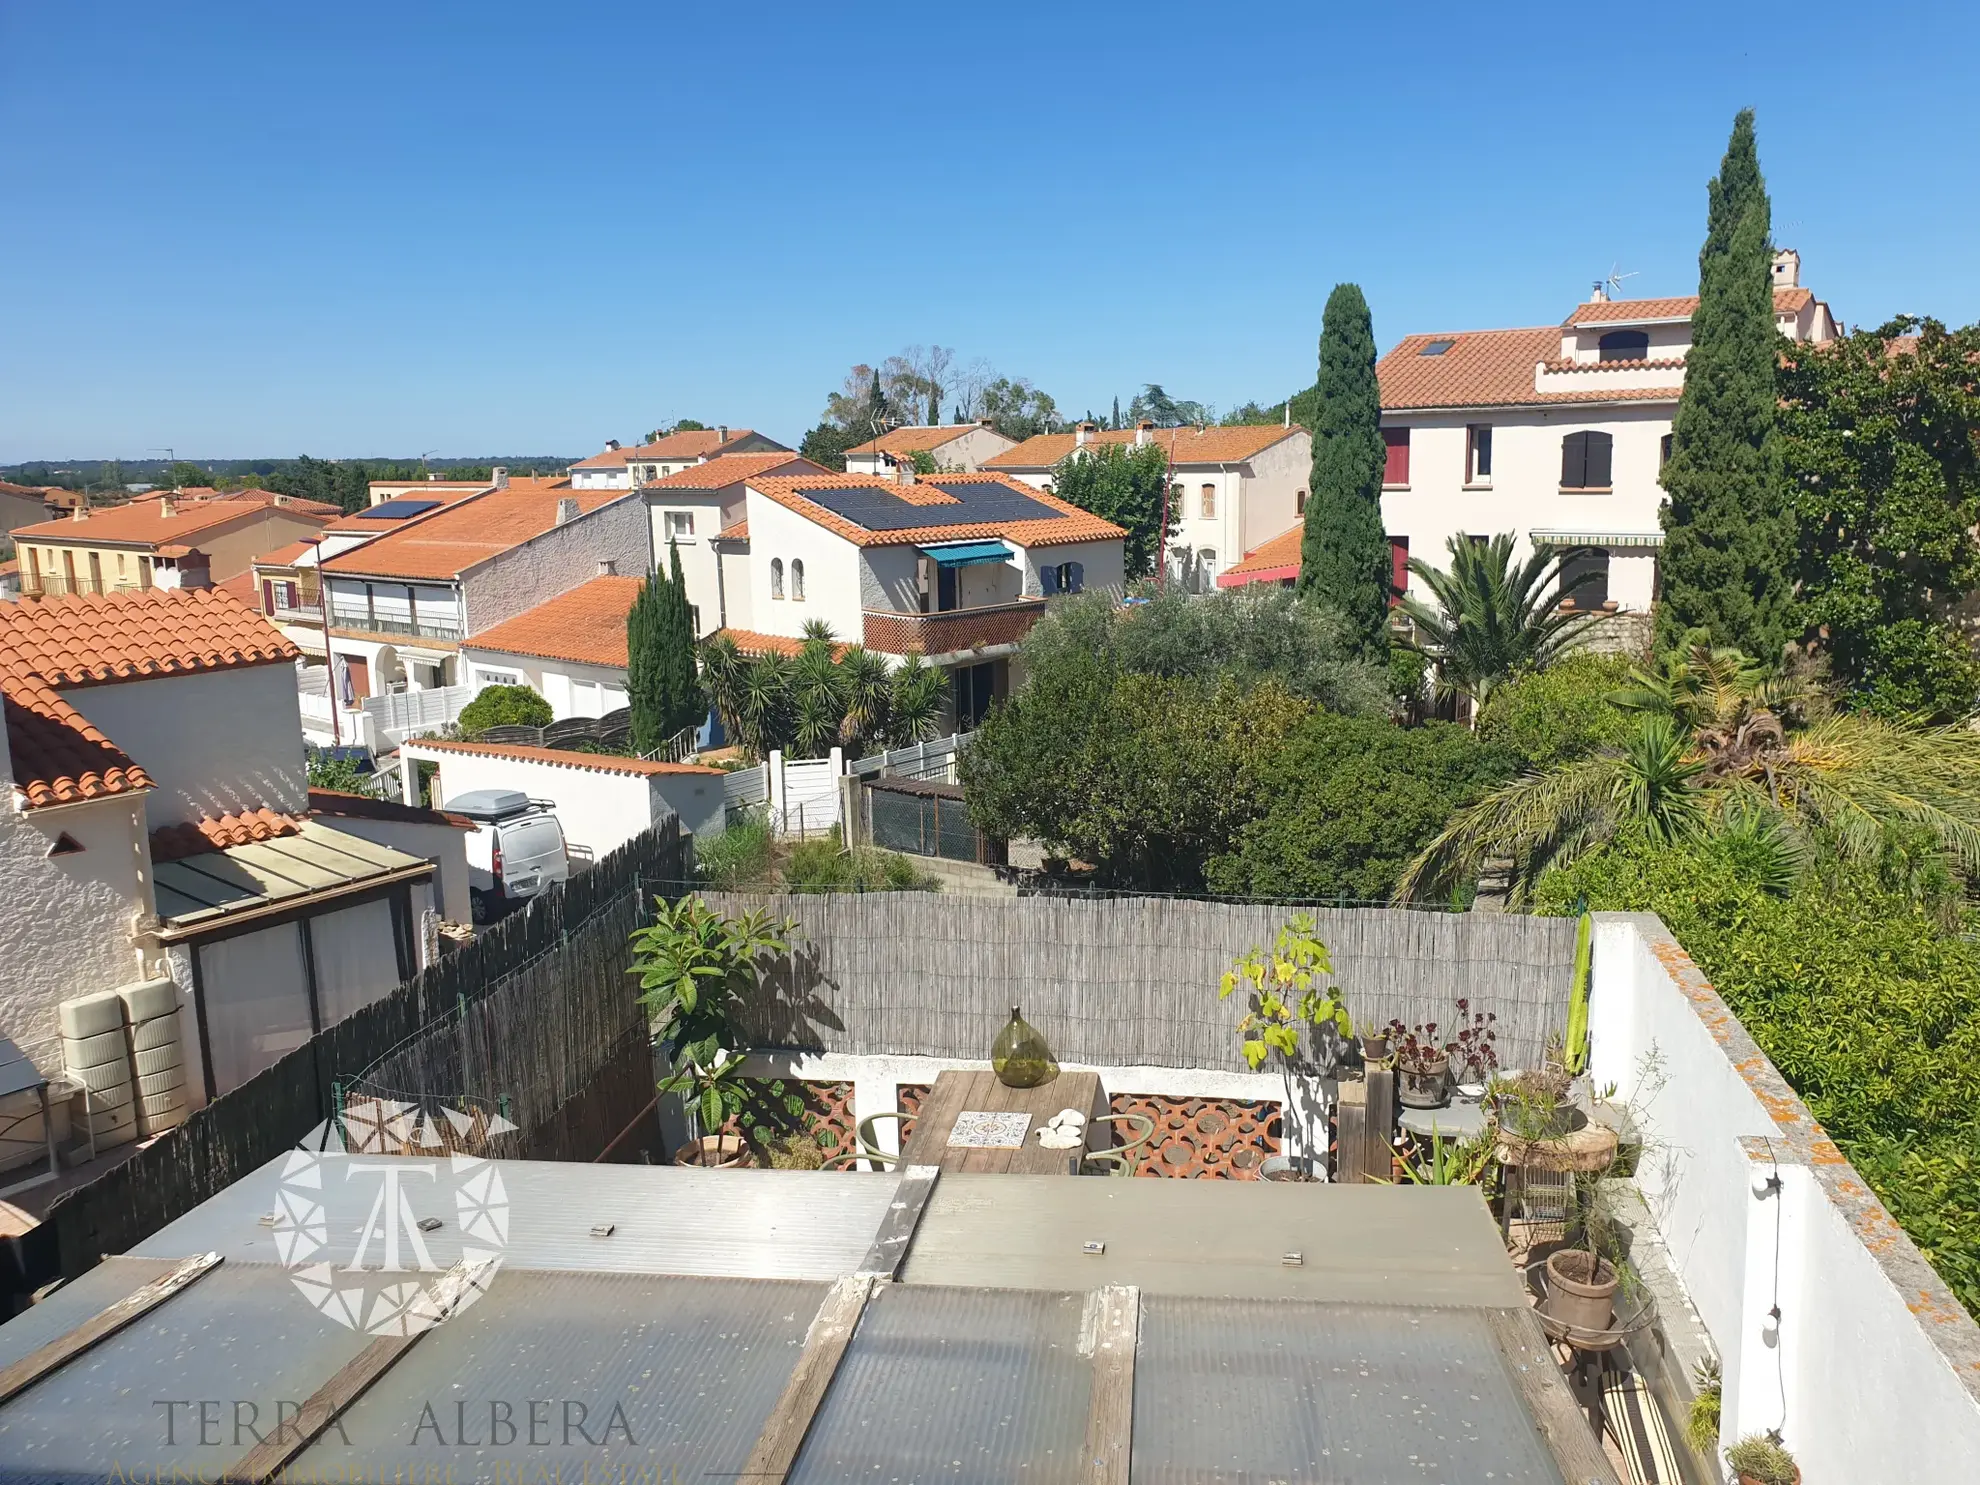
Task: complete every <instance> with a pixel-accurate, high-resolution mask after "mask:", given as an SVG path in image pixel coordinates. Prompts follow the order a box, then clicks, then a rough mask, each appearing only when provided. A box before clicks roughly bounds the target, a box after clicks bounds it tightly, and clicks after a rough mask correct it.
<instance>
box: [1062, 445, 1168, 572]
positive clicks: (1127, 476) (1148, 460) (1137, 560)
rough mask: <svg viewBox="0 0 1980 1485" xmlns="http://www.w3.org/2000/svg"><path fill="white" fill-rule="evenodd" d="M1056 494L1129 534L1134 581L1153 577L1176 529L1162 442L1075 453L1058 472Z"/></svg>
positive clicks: (1127, 546)
mask: <svg viewBox="0 0 1980 1485" xmlns="http://www.w3.org/2000/svg"><path fill="white" fill-rule="evenodd" d="M1052 493H1053V494H1055V495H1057V496H1058V497H1059V498H1060V499H1061V500H1068V501H1071V502H1072V503H1073V504H1074V505H1076V506H1078V507H1079V508H1080V509H1081V510H1088V511H1092V512H1093V514H1094V515H1096V516H1099V517H1101V518H1102V519H1103V520H1108V521H1112V522H1113V523H1114V524H1115V525H1117V526H1119V527H1121V528H1122V529H1123V530H1124V531H1126V532H1127V539H1126V541H1125V542H1124V543H1123V547H1124V550H1125V556H1126V561H1127V576H1128V577H1129V578H1130V579H1133V578H1141V577H1147V576H1149V575H1150V574H1152V573H1153V572H1154V571H1155V564H1156V563H1157V562H1158V561H1159V560H1160V558H1161V555H1162V552H1163V551H1164V550H1165V549H1166V548H1167V546H1168V539H1169V535H1170V533H1171V531H1172V530H1173V529H1174V513H1173V512H1172V511H1170V509H1169V459H1168V455H1167V454H1166V453H1164V452H1163V450H1162V448H1161V446H1160V445H1158V444H1152V443H1150V444H1142V445H1140V446H1139V447H1130V446H1128V445H1124V444H1118V443H1108V444H1099V445H1096V446H1091V447H1088V448H1083V449H1075V450H1074V451H1073V452H1072V453H1070V454H1068V455H1066V457H1065V458H1064V459H1061V460H1060V461H1059V463H1058V466H1057V467H1056V468H1055V469H1054V470H1053V471H1052Z"/></svg>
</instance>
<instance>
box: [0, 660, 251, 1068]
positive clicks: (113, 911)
mask: <svg viewBox="0 0 1980 1485" xmlns="http://www.w3.org/2000/svg"><path fill="white" fill-rule="evenodd" d="M271 668H274V667H271ZM4 759H5V737H4V733H0V762H4ZM12 795H13V791H12V789H11V787H7V786H5V785H0V902H5V903H6V913H5V918H4V922H5V924H6V932H5V935H4V939H0V1032H4V1033H5V1034H6V1035H7V1036H9V1037H12V1038H13V1040H14V1041H15V1042H16V1043H17V1044H18V1045H19V1046H20V1049H21V1050H22V1051H23V1052H24V1053H26V1054H27V1056H28V1057H29V1059H30V1060H31V1061H33V1063H34V1064H35V1066H36V1067H38V1068H39V1069H40V1070H41V1071H42V1072H44V1073H57V1072H60V1071H61V1070H62V1047H61V1031H60V1027H59V1025H58V1023H57V1020H56V1012H55V1008H56V1006H57V1005H59V1004H60V1003H61V1002H62V1001H64V1000H69V999H72V998H74V997H75V996H78V995H87V994H90V993H92V992H94V991H98V990H114V989H116V988H117V987H118V986H120V985H128V984H131V983H133V982H134V981H137V980H140V979H143V978H144V975H143V974H142V972H141V966H140V962H139V958H138V951H137V948H136V940H135V938H134V936H133V933H134V929H135V926H136V922H137V917H138V913H139V910H140V907H141V906H142V908H143V910H144V911H147V912H149V911H150V909H151V888H150V884H149V882H148V880H147V876H148V873H149V872H150V869H151V853H150V850H149V848H148V845H147V843H146V834H145V830H144V823H143V822H144V806H143V796H141V795H140V796H136V797H130V796H124V795H111V796H109V797H108V798H105V799H100V800H93V801H90V802H89V803H86V804H78V805H73V806H67V807H62V808H56V809H42V810H31V811H29V812H28V813H26V814H19V813H16V812H15V810H14V808H13V798H12ZM65 833H66V834H67V835H68V836H69V837H70V838H71V839H72V840H74V841H75V843H76V844H77V845H79V846H81V847H82V850H81V851H79V852H74V853H71V854H66V855H61V856H50V855H49V854H48V851H49V848H50V847H52V846H53V845H54V844H55V843H56V841H57V840H59V839H60V838H61V836H62V835H63V834H65Z"/></svg>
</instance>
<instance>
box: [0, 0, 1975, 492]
mask: <svg viewBox="0 0 1980 1485" xmlns="http://www.w3.org/2000/svg"><path fill="white" fill-rule="evenodd" d="M1770 18H1778V19H1771V20H1770ZM1976 61H1980V7H1974V6H1971V5H1966V6H1954V5H1951V4H1947V5H1943V6H1923V5H1905V4H1884V5H1878V6H1871V7H1864V6H1857V5H1843V4H1840V3H1835V0H1813V3H1805V4H1802V5H1799V6H1796V5H1788V4H1777V5H1770V6H1760V5H1751V4H1745V5H1741V4H1726V3H1723V0H1720V3H1715V4H1707V5H1693V4H1689V3H1678V4H1665V5H1657V6H1642V7H1627V6H1607V7H1604V6H1596V7H1590V6H1587V5H1585V4H1584V5H1577V6H1567V5H1558V6H1556V5H1528V6H1524V7H1520V8H1519V9H1518V10H1517V12H1516V13H1508V11H1507V8H1505V7H1496V6H1480V5H1477V4H1475V3H1470V4H1463V5H1456V6H1449V7H1444V6H1437V5H1414V6H1409V7H1402V6H1379V7H1376V6H1369V7H1354V8H1352V9H1350V8H1348V7H1341V6H1331V5H1316V4H1305V5H1294V6H1285V7H1278V6H1271V5H1254V6H1251V7H1246V8H1243V9H1242V11H1241V12H1240V11H1236V10H1234V11H1228V12H1227V11H1223V10H1222V9H1221V8H1219V7H1204V6H1201V5H1196V6H1166V5H1159V4H1149V5H1139V6H1134V7H1118V8H1117V7H1105V6H1080V7H1070V6H1053V5H1046V6H1035V7H1034V6H1029V5H1023V4H1008V5H1004V6H1000V7H994V8H992V7H980V6H939V5H916V6H904V7H893V6H887V5H864V6H847V5H834V6H824V5H817V4H804V5H799V4H790V5H781V4H779V5H758V6H749V7H745V6H741V5H736V4H733V3H731V4H726V5H719V6H718V5H699V6H690V5H682V4H677V3H676V4H652V3H648V4H636V5H624V6H610V5H578V4H563V5H548V4H543V3H540V0H539V3H535V4H528V5H523V4H510V3H505V0H483V3H480V4H474V5H446V4H439V3H427V0H392V3H386V4H373V3H368V0H338V3H335V4H279V5H269V4H266V3H254V4H241V5H233V6H230V5H217V4H198V3H190V0H189V3H183V4H172V5H157V4H144V5H119V6H113V5H101V4H91V3H86V0H71V3H64V4H58V5H50V4H45V3H32V0H0V208H3V209H4V211H5V216H6V225H5V227H4V229H0V295H4V298H3V299H0V310H4V312H3V313H0V461H11V460H18V459H25V458H53V459H59V458H63V457H109V456H120V457H125V458H133V457H146V456H148V455H150V454H151V451H153V450H155V449H159V448H162V447H164V446H167V445H170V446H171V447H173V448H175V449H176V450H177V451H178V453H179V454H180V455H181V456H182V457H184V456H192V457H243V458H244V457H257V456H286V455H292V454H296V453H303V452H309V453H315V454H319V455H329V456H363V455H405V454H409V453H410V454H417V453H419V452H420V451H422V450H427V449H433V450H438V451H439V452H440V453H442V454H453V455H462V454H481V453H526V452H527V453H538V452H558V453H562V452H571V453H579V452H586V451H590V450H592V449H595V448H597V447H598V446H599V445H600V444H601V443H602V442H603V440H604V439H606V438H608V437H619V438H628V437H632V436H635V435H637V434H638V433H640V432H642V431H643V430H645V429H647V428H649V427H652V426H654V425H655V424H658V423H661V422H664V421H669V420H672V419H674V418H680V417H696V418H699V419H701V420H703V421H705V422H709V423H715V422H726V423H729V424H732V425H744V424H747V425H751V426H755V427H758V428H761V429H764V430H765V431H767V432H770V433H772V434H774V435H776V436H779V437H781V438H784V439H786V440H787V441H790V442H793V443H794V442H795V441H796V440H797V438H798V437H799V436H800V435H801V434H802V433H803V431H804V429H805V428H806V427H807V426H809V425H810V424H811V423H812V422H813V421H815V420H816V417H817V414H818V412H819V408H820V405H821V403H822V402H823V399H824V395H825V393H826V392H827V391H828V390H830V389H832V388H833V387H835V386H837V385H838V383H839V382H840V380H841V379H842V378H843V376H844V375H845V372H846V369H847V367H848V366H849V365H851V364H852V363H853V362H855V361H861V360H877V359H878V358H881V357H884V356H886V355H888V354H889V353H891V352H894V351H896V350H898V349H900V348H901V347H902V346H903V345H906V344H908V343H911V342H928V341H936V342H939V343H941V344H943V345H947V346H953V347H955V348H956V349H957V351H958V352H959V354H960V355H961V357H963V358H964V359H969V358H974V357H983V358H986V359H987V360H988V361H989V362H991V363H992V364H993V365H994V366H995V367H996V368H997V369H998V370H999V371H1001V372H1004V373H1006V374H1010V375H1024V376H1029V377H1030V378H1032V379H1033V380H1034V381H1035V382H1037V383H1038V384H1039V385H1040V386H1041V387H1043V388H1045V389H1046V390H1047V391H1049V392H1051V393H1052V394H1053V395H1054V396H1055V397H1056V398H1057V399H1058V401H1059V404H1060V406H1061V407H1062V408H1063V409H1066V410H1069V411H1072V412H1079V411H1083V410H1085V409H1086V408H1087V407H1089V406H1091V407H1092V408H1094V409H1095V410H1104V409H1105V408H1106V407H1107V406H1108V404H1109V403H1110V401H1111V399H1112V398H1113V397H1114V396H1115V395H1116V394H1119V395H1120V396H1121V397H1122V398H1123V400H1124V401H1125V399H1126V398H1127V397H1128V396H1129V395H1130V394H1132V392H1133V391H1134V390H1135V388H1136V386H1137V385H1138V384H1140V383H1141V382H1144V381H1159V382H1161V383H1163V384H1164V385H1165V386H1166V387H1167V388H1168V389H1169V391H1170V392H1171V393H1172V394H1173V395H1176V396H1181V397H1192V398H1196V399H1198V400H1202V401H1206V402H1210V403H1213V404H1215V405H1216V406H1217V407H1219V408H1220V409H1228V408H1230V407H1233V406H1235V405H1237V404H1239V403H1241V402H1243V401H1245V400H1246V399H1248V398H1253V397H1256V398H1258V399H1259V400H1261V401H1271V400H1275V399H1276V398H1278V397H1279V396H1282V395H1283V394H1284V393H1285V392H1287V391H1288V390H1290V389H1293V388H1297V387H1300V386H1303V385H1305V384H1307V383H1308V382H1310V381H1311V379H1312V376H1313V364H1314V346H1315V341H1316V337H1317V335H1318V331H1319V316H1320V307H1321V305H1322V304H1323V303H1324V301H1325V299H1326V296H1327V292H1328V290H1329V288H1330V287H1331V286H1332V285H1333V284H1334V283H1335V282H1337V281H1339V280H1342V279H1352V280H1355V281H1357V282H1359V283H1360V284H1361V285H1362V286H1363V287H1364V289H1365V290H1366V291H1367V294H1368V298H1369V301H1370V303H1371V305H1372V306H1373V309H1374V314H1375V329H1376V335H1377V338H1378V340H1379V341H1380V342H1381V343H1382V344H1383V345H1384V346H1387V345H1389V344H1391V343H1393V342H1394V341H1395V340H1396V339H1397V338H1399V337H1400V336H1402V335H1404V334H1406V333H1409V332H1411V331H1419V330H1433V329H1461V328H1468V327H1485V326H1495V325H1520V324H1543V323H1550V322H1554V321H1557V320H1559V319H1560V318H1561V317H1562V316H1563V315H1564V314H1565V313H1566V311H1567V309H1568V308H1569V306H1571V305H1572V304H1573V303H1574V302H1575V300H1577V299H1578V298H1581V297H1583V296H1585V294H1586V293H1587V290H1588V285H1589V283H1590V281H1591V280H1593V279H1594V278H1596V277H1598V276H1601V275H1604V274H1606V273H1607V272H1608V271H1609V270H1610V268H1611V266H1612V265H1618V266H1620V268H1621V269H1622V270H1623V271H1625V272H1634V273H1635V274H1636V276H1635V277H1634V278H1631V279H1629V280H1628V281H1627V285H1626V289H1625V292H1626V293H1628V294H1630V295H1631V296H1636V295H1648V294H1664V293H1685V292H1689V291H1690V290H1691V288H1692V287H1693V283H1694V279H1695V271H1696V255H1697V248H1698V242H1699V238H1700V236H1701V234H1702V230H1703V216H1704V199H1705V196H1704V183H1705V180H1706V178H1707V177H1708V176H1709V175H1710V174H1711V173H1712V171H1713V170H1714V169H1716V167H1717V163H1718V157H1719V155H1720V153H1721V152H1722V150H1723V148H1724V144H1725V137H1726V133H1727V131H1728V129H1729V127H1730V124H1731V120H1732V115H1733V113H1734V111H1735V110H1736V109H1737V108H1739V107H1740V106H1742V105H1751V106H1753V107H1754V108H1756V109H1757V110H1758V113H1759V128H1760V145H1761V159H1762V164H1763V166H1764V168H1765V170H1766V172H1767V176H1768V181H1769V185H1770V187H1771V189H1772V192H1773V200H1774V221H1775V232H1776V237H1777V238H1778V239H1779V240H1780V241H1781V242H1782V243H1784V244H1791V245H1793V246H1796V247H1798V248H1799V249H1800V250H1801V253H1802V258H1803V265H1804V280H1803V281H1804V282H1806V283H1808V284H1810V285H1811V286H1812V287H1813V288H1814V289H1815V290H1816V291H1817V292H1818V293H1819V294H1821V295H1822V296H1823V297H1824V298H1826V299H1828V300H1829V301H1830V303H1831V304H1832V305H1833V306H1834V307H1835V309H1836V311H1837V313H1838V314H1839V315H1841V316H1842V317H1843V318H1844V319H1845V320H1848V321H1851V322H1855V323H1866V324H1874V323H1877V322H1879V321H1881V320H1882V319H1884V318H1886V317H1887V316H1889V315H1891V314H1893V313H1896V312H1899V311H1906V310H1912V311H1918V312H1925V313H1932V314H1936V315H1938V316H1939V317H1941V318H1943V319H1946V320H1949V321H1953V322H1958V323H1965V322H1968V321H1971V320H1975V319H1980V252H1976V250H1975V241H1976V238H1977V237H1980V232H1977V231H1976V228H1980V221H1976V218H1980V149H1975V148H1974V146H1973V139H1974V133H1973V128H1974V126H1973V115H1972V111H1971V105H1970V100H1969V99H1968V98H1966V97H1965V96H1964V94H1965V91H1966V84H1967V83H1969V82H1970V80H1971V78H1972V76H1973V73H1974V70H1975V63H1976Z"/></svg>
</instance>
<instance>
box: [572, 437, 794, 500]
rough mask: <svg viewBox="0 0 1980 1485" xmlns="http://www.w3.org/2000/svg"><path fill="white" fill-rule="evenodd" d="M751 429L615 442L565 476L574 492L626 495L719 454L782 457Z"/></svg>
mask: <svg viewBox="0 0 1980 1485" xmlns="http://www.w3.org/2000/svg"><path fill="white" fill-rule="evenodd" d="M789 452H790V450H789V449H787V448H785V447H784V445H782V444H780V443H778V442H777V441H776V440H775V439H774V438H770V437H767V436H766V435H764V434H761V433H758V432H757V431H756V430H755V429H754V428H692V429H689V430H688V431H686V432H684V433H669V434H667V435H666V436H665V437H663V438H658V439H655V440H654V441H653V442H652V443H643V444H636V445H634V446H633V447H630V448H628V447H626V446H624V445H622V444H621V443H619V441H618V440H617V439H612V440H610V441H609V442H607V443H606V445H605V447H604V448H603V449H602V450H601V451H599V452H598V453H596V454H593V455H592V456H591V457H590V458H589V459H580V460H578V462H577V463H575V464H573V465H571V466H570V468H569V469H568V470H567V471H565V472H566V473H567V474H568V475H569V476H570V481H571V484H572V486H573V487H574V488H576V489H579V490H632V489H637V488H638V487H639V486H641V485H644V484H650V483H651V482H652V481H654V480H663V479H665V478H666V477H667V476H668V475H670V474H679V473H680V472H681V471H682V470H683V469H686V468H688V467H689V466H691V465H695V464H701V463H705V462H706V461H707V460H710V459H717V458H720V457H721V456H722V455H724V454H788V453H789Z"/></svg>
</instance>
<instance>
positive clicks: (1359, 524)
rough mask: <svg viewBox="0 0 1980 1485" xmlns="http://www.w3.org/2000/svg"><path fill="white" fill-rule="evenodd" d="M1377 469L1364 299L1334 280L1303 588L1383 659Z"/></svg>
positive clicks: (1365, 650)
mask: <svg viewBox="0 0 1980 1485" xmlns="http://www.w3.org/2000/svg"><path fill="white" fill-rule="evenodd" d="M1382 466H1383V449H1382V395H1381V390H1380V388H1379V387H1378V386H1377V385H1376V381H1375V329H1374V325H1373V323H1372V322H1371V321H1370V318H1369V314H1368V301H1367V300H1366V299H1364V298H1363V297H1362V294H1361V290H1360V289H1359V288H1358V287H1356V286H1355V285H1354V284H1336V285H1335V286H1334V292H1333V293H1332V294H1330V295H1328V296H1327V308H1326V313H1325V316H1324V318H1323V319H1322V322H1321V330H1320V407H1319V417H1318V421H1317V422H1316V424H1315V425H1314V429H1313V473H1312V478H1311V481H1310V484H1309V486H1308V488H1309V489H1310V490H1311V491H1312V494H1311V495H1310V496H1309V497H1308V499H1307V502H1306V527H1305V535H1304V537H1303V538H1302V540H1301V545H1300V574H1299V589H1300V592H1301V593H1302V594H1304V595H1306V596H1307V597H1309V598H1312V599H1314V600H1316V601H1317V602H1320V603H1324V604H1326V605H1327V606H1328V607H1329V608H1332V609H1335V610H1337V611H1338V612H1339V613H1340V614H1341V616H1342V617H1343V618H1344V619H1345V620H1346V622H1347V624H1348V626H1349V628H1350V629H1351V630H1352V631H1353V632H1354V635H1355V637H1356V643H1357V646H1358V648H1359V649H1360V651H1361V652H1362V654H1364V655H1365V656H1367V657H1369V658H1371V659H1374V658H1382V657H1386V656H1387V654H1388V648H1389V598H1390V592H1391V586H1392V578H1391V574H1390V568H1389V541H1388V536H1387V534H1386V532H1385V531H1384V528H1383V525H1382Z"/></svg>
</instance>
